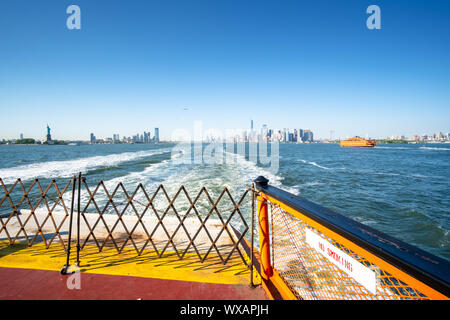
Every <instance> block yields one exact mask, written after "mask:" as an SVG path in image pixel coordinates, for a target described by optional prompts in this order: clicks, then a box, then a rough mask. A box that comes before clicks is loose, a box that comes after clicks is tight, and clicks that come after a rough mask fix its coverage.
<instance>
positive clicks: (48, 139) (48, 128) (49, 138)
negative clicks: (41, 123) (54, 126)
mask: <svg viewBox="0 0 450 320" xmlns="http://www.w3.org/2000/svg"><path fill="white" fill-rule="evenodd" d="M49 141H52V135H51V134H50V127H49V126H48V124H47V142H49Z"/></svg>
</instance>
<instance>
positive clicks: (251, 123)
mask: <svg viewBox="0 0 450 320" xmlns="http://www.w3.org/2000/svg"><path fill="white" fill-rule="evenodd" d="M250 130H252V131H253V120H250Z"/></svg>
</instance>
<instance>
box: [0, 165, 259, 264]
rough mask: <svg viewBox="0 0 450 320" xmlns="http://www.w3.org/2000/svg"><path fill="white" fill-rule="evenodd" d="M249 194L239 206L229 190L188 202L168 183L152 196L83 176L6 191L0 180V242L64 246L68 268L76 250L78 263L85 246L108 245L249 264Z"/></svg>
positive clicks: (185, 193) (18, 183)
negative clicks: (245, 244)
mask: <svg viewBox="0 0 450 320" xmlns="http://www.w3.org/2000/svg"><path fill="white" fill-rule="evenodd" d="M60 185H61V186H60ZM250 194H251V192H250V189H247V190H244V191H243V193H242V194H241V195H240V197H239V198H238V200H237V201H236V200H235V199H234V197H233V196H232V194H231V192H230V190H229V189H228V188H226V187H225V188H223V189H222V191H221V192H220V193H219V194H218V195H217V193H216V195H215V197H213V196H212V195H211V194H210V192H208V190H207V189H206V188H205V187H203V188H201V190H200V191H199V192H198V193H196V194H195V196H194V197H191V196H190V194H189V193H188V191H187V190H186V188H185V187H184V186H180V187H179V188H178V190H177V191H176V192H175V194H173V195H169V193H168V191H167V190H166V188H165V187H164V186H163V185H160V186H159V187H158V188H157V189H156V190H155V191H154V192H153V193H149V192H148V191H147V190H146V189H145V188H144V186H143V185H142V184H139V185H138V186H137V187H136V189H134V190H133V192H131V193H130V192H128V191H127V190H126V188H125V186H124V184H123V183H122V182H120V183H118V184H116V185H110V184H109V185H107V183H105V182H104V181H100V182H98V183H97V184H95V185H93V186H92V185H89V184H88V183H87V180H86V178H85V177H82V176H81V174H79V175H78V176H76V177H73V178H72V179H69V180H68V181H64V182H63V183H61V182H60V183H59V184H58V183H57V182H56V181H55V180H52V181H50V182H49V183H48V185H47V186H46V187H43V186H42V184H41V182H40V181H39V179H35V180H33V181H32V182H31V184H29V185H28V186H25V184H24V183H23V182H22V181H21V180H20V179H18V180H17V181H15V183H14V184H12V185H10V186H8V187H7V186H6V184H5V183H4V182H3V181H2V180H1V179H0V222H1V227H0V237H1V238H3V239H4V240H7V241H9V244H11V245H13V244H15V243H16V242H18V241H25V242H26V243H27V244H28V246H31V245H33V244H34V243H36V242H43V243H44V244H45V246H46V248H50V246H52V245H54V244H55V243H58V242H59V244H60V245H61V246H62V248H63V249H64V250H65V251H66V252H67V264H66V266H68V265H69V257H70V253H71V248H73V246H75V247H76V251H77V258H76V261H77V262H76V264H79V252H80V250H83V248H85V247H86V246H95V247H96V248H97V249H98V251H99V252H101V251H102V250H103V249H104V248H105V247H106V246H107V247H113V248H115V249H116V251H117V253H118V254H120V253H121V252H122V251H123V250H124V249H125V248H133V249H134V250H135V251H136V254H137V255H141V254H142V253H143V252H144V250H146V251H148V250H152V251H154V252H155V253H156V254H157V255H158V256H159V257H162V256H163V255H164V254H165V253H167V252H170V254H173V253H175V254H176V255H177V256H178V258H179V259H183V257H185V255H186V254H187V253H190V254H191V253H192V254H195V255H196V256H197V257H198V259H199V260H200V261H201V262H204V261H205V260H206V259H207V258H208V256H210V255H211V254H214V255H215V256H217V257H219V259H220V261H221V262H222V263H223V264H226V263H227V262H228V261H229V260H230V258H231V257H232V256H233V255H236V254H237V255H238V256H239V257H240V258H241V259H242V261H243V263H245V264H246V265H248V264H249V259H248V258H246V255H245V254H244V253H243V252H242V248H241V247H240V243H241V241H242V239H243V238H244V237H245V236H246V235H247V234H248V233H249V226H248V224H247V222H246V219H245V217H244V215H243V213H242V210H243V208H245V210H247V208H251V207H252V206H251V195H250ZM247 213H248V212H247ZM73 224H76V225H73ZM72 230H73V231H72ZM63 272H64V269H63Z"/></svg>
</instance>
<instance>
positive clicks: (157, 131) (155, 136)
mask: <svg viewBox="0 0 450 320" xmlns="http://www.w3.org/2000/svg"><path fill="white" fill-rule="evenodd" d="M153 140H154V142H156V143H158V142H159V128H155V135H154V136H153Z"/></svg>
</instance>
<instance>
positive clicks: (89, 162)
mask: <svg viewBox="0 0 450 320" xmlns="http://www.w3.org/2000/svg"><path fill="white" fill-rule="evenodd" d="M169 150H170V149H167V150H164V149H156V150H149V151H139V152H125V153H119V154H111V155H107V156H95V157H87V158H80V159H74V160H64V161H48V162H40V163H33V164H29V165H23V166H18V167H13V168H5V169H0V178H2V179H3V181H4V182H5V183H6V184H10V183H14V181H16V180H17V179H18V178H21V179H22V180H29V179H35V178H49V179H54V178H65V177H71V176H73V175H75V174H77V173H78V172H82V173H86V172H87V171H89V170H91V169H95V168H102V167H110V166H114V165H117V164H119V163H122V162H127V161H132V160H136V159H140V158H145V157H148V156H152V155H157V154H162V153H164V152H169Z"/></svg>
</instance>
